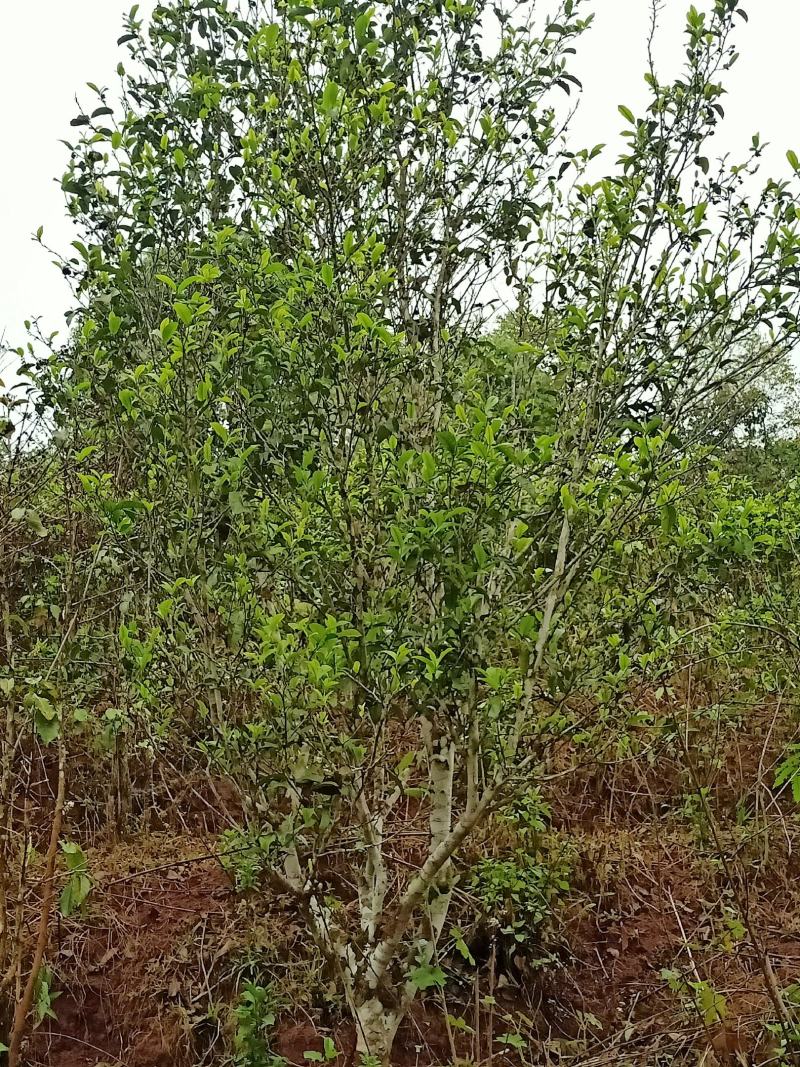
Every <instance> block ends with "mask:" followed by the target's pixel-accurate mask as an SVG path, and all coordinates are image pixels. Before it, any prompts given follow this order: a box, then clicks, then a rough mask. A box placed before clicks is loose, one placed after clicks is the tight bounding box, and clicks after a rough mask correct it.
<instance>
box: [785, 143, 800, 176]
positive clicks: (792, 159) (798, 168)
mask: <svg viewBox="0 0 800 1067" xmlns="http://www.w3.org/2000/svg"><path fill="white" fill-rule="evenodd" d="M786 158H787V159H788V160H789V164H790V166H791V168H792V170H793V171H794V172H795V174H797V173H798V172H800V159H798V158H797V152H795V151H793V150H792V149H791V148H790V149H789V151H788V152H787V153H786Z"/></svg>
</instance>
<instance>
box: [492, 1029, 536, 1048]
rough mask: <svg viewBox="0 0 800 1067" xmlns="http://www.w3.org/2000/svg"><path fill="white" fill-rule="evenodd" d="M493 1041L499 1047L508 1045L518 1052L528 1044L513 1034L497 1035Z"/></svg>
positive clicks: (522, 1038) (518, 1035) (519, 1036)
mask: <svg viewBox="0 0 800 1067" xmlns="http://www.w3.org/2000/svg"><path fill="white" fill-rule="evenodd" d="M495 1041H496V1042H497V1043H498V1044H499V1045H509V1046H510V1047H511V1048H515V1049H519V1050H520V1051H522V1049H524V1048H527V1046H528V1042H527V1041H526V1040H525V1038H524V1037H522V1036H521V1035H520V1034H514V1033H508V1034H498V1035H497V1037H496V1038H495Z"/></svg>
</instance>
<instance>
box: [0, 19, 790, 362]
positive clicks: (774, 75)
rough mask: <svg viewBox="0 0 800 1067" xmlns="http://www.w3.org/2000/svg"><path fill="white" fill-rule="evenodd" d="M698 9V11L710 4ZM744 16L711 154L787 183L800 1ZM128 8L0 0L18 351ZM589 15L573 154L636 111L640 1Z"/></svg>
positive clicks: (0, 137) (43, 308)
mask: <svg viewBox="0 0 800 1067" xmlns="http://www.w3.org/2000/svg"><path fill="white" fill-rule="evenodd" d="M695 2H696V3H697V6H698V7H704V6H706V4H708V3H710V0H705V3H703V0H695ZM546 6H549V5H548V4H547V2H546V0H542V7H543V8H544V7H546ZM552 6H555V5H554V4H553V5H552ZM745 6H746V7H747V8H748V9H749V15H750V22H749V24H748V25H744V24H742V27H741V30H740V31H739V37H738V45H739V48H740V51H741V59H740V60H739V63H738V64H737V66H736V67H735V68H734V71H733V72H731V75H730V80H729V82H728V87H729V96H728V98H727V100H726V101H724V103H725V107H726V111H727V113H728V119H727V122H726V127H725V129H724V131H723V132H722V134H721V136H720V138H719V141H718V145H717V147H718V149H719V151H720V152H721V151H723V150H727V149H732V148H736V147H738V146H741V148H742V149H745V148H746V146H747V145H748V144H749V142H750V138H751V136H752V134H753V133H755V132H756V131H758V132H760V133H761V135H762V138H763V139H764V140H767V141H769V142H771V144H772V146H773V149H772V152H771V153H769V154H767V156H766V164H767V166H766V168H765V169H767V170H771V171H772V173H774V174H775V175H776V176H779V175H787V174H788V163H787V162H786V160H785V152H786V149H787V148H791V147H793V148H795V149H796V150H798V151H800V107H799V106H798V102H799V101H798V88H797V74H798V61H797V43H798V41H800V0H749V2H748V0H745ZM129 7H130V2H124V0H25V2H24V3H12V2H11V0H0V143H1V144H2V145H3V146H4V152H3V160H2V166H0V235H1V237H2V256H0V337H2V336H3V334H5V337H6V340H7V341H8V342H11V343H14V344H19V343H22V341H23V340H24V332H23V328H22V322H23V320H24V319H25V318H28V317H31V316H34V315H40V316H41V317H42V321H43V324H44V325H45V326H46V327H47V328H48V329H58V328H60V327H61V326H62V324H63V320H62V317H61V316H62V313H63V312H64V310H65V309H66V308H67V307H68V305H69V292H68V290H67V287H66V283H65V282H64V280H63V278H62V277H61V274H60V273H59V271H58V270H57V269H56V268H55V267H53V266H51V264H50V259H49V257H48V255H47V254H46V253H45V252H44V251H43V250H42V249H41V248H39V247H38V246H37V245H36V244H34V243H33V242H32V241H31V239H30V236H31V234H32V233H33V232H34V231H35V230H36V228H37V227H38V226H40V225H43V226H44V237H45V240H47V241H48V242H49V243H50V244H51V245H52V246H54V247H58V248H62V249H63V248H66V247H68V245H69V242H70V241H71V240H72V239H73V237H74V236H75V235H74V234H73V233H72V230H71V227H70V225H69V223H68V221H67V220H66V219H65V218H64V211H63V199H62V194H61V191H60V189H59V187H58V184H57V183H56V182H55V181H54V180H53V179H54V178H57V177H60V175H61V174H62V172H63V170H64V167H65V161H66V149H65V147H64V146H63V145H62V144H60V143H59V141H60V139H62V138H63V139H66V140H68V139H69V137H70V132H71V131H70V127H69V120H70V119H71V118H72V117H74V115H75V114H77V108H76V106H75V102H74V99H75V95H76V93H79V94H80V93H81V91H82V88H83V87H84V86H85V83H86V82H87V81H93V82H96V83H97V84H101V85H102V84H107V85H108V84H110V85H115V84H116V75H115V73H114V72H115V68H116V65H117V63H118V62H119V60H120V59H122V58H124V54H123V50H122V49H119V48H117V46H116V43H115V42H116V39H117V37H118V36H119V35H120V33H121V32H122V27H121V24H122V18H123V14H124V13H125V11H127V9H128V8H129ZM594 7H595V11H596V13H597V17H596V22H595V25H594V27H593V29H592V31H591V33H590V34H589V35H587V36H586V37H584V39H583V41H582V43H581V45H580V51H579V55H578V57H577V58H576V62H575V67H574V72H575V73H576V74H577V75H578V76H579V77H580V78H581V79H582V80H583V83H584V90H585V92H584V99H583V102H582V104H581V111H580V113H579V115H578V117H577V120H576V122H575V125H574V127H573V130H574V137H573V141H574V142H575V143H577V144H595V143H598V142H614V140H615V138H616V135H617V132H618V130H619V129H620V128H621V126H622V124H623V120H622V119H621V117H620V116H619V114H618V112H617V105H618V104H620V103H626V104H628V105H629V106H630V107H632V108H633V110H634V111H636V110H637V108H638V106H639V105H640V104H641V102H642V100H643V99H644V85H643V81H642V74H643V71H644V69H645V67H644V59H645V39H646V31H647V25H648V16H649V0H595V4H594ZM687 7H688V0H664V11H663V15H662V30H661V34H660V39H659V46H658V49H657V58H658V63H659V69H660V71H661V72H662V73H666V72H668V71H673V70H674V69H675V68H676V66H677V65H678V64H679V63H680V60H681V46H682V27H683V21H684V19H683V16H684V12H685V11H686V9H687ZM151 8H152V0H144V2H142V3H141V10H142V11H147V10H149V9H151ZM83 99H84V100H88V99H89V95H88V91H87V92H86V93H85V94H84V95H83Z"/></svg>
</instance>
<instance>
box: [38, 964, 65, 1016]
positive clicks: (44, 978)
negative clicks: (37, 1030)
mask: <svg viewBox="0 0 800 1067" xmlns="http://www.w3.org/2000/svg"><path fill="white" fill-rule="evenodd" d="M60 995H61V994H60V993H54V992H53V972H52V971H51V970H50V968H49V967H42V969H41V970H40V971H39V977H38V978H37V980H36V992H35V994H34V1002H33V1008H34V1018H35V1020H36V1026H40V1025H41V1024H42V1023H43V1022H44V1020H45V1019H55V1017H56V1013H55V1012H54V1011H53V1004H54V1003H55V1000H56V998H57V997H59V996H60Z"/></svg>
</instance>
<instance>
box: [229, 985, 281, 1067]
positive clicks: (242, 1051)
mask: <svg viewBox="0 0 800 1067" xmlns="http://www.w3.org/2000/svg"><path fill="white" fill-rule="evenodd" d="M278 1010H279V1006H278V1003H277V1001H276V998H275V994H274V992H273V990H272V987H271V986H262V985H257V984H256V983H255V982H245V983H244V986H243V987H242V991H241V993H240V995H239V1004H238V1006H237V1008H236V1032H235V1035H234V1049H235V1058H234V1063H235V1065H236V1067H283V1064H284V1062H285V1061H284V1059H283V1057H282V1056H279V1055H277V1053H275V1052H273V1050H272V1046H271V1040H270V1039H271V1033H272V1029H273V1027H274V1026H275V1021H276V1019H277V1013H278Z"/></svg>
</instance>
